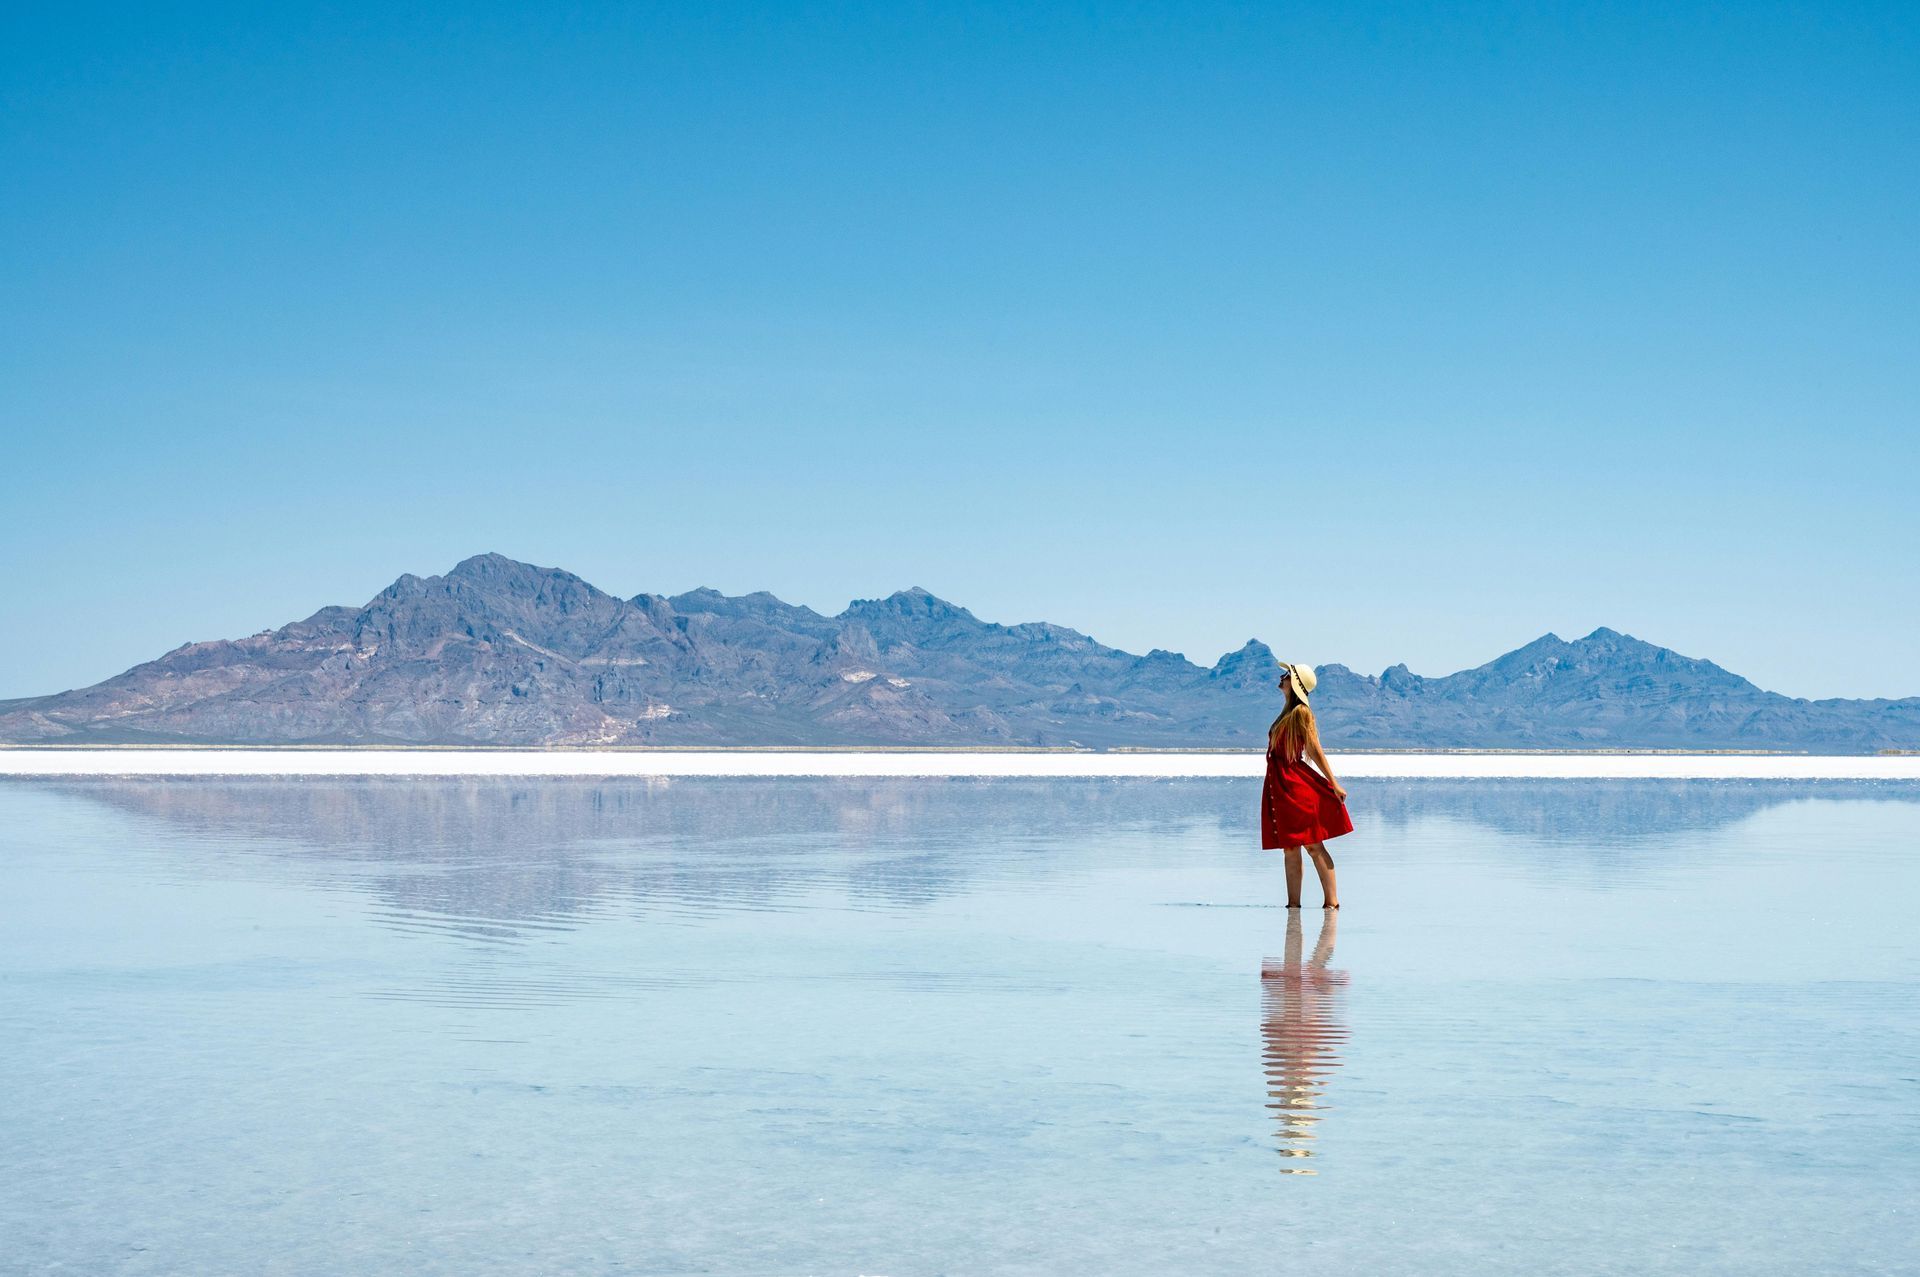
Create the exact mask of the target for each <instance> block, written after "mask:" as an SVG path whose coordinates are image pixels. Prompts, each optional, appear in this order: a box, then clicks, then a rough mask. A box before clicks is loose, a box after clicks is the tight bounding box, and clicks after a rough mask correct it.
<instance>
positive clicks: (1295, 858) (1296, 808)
mask: <svg viewBox="0 0 1920 1277" xmlns="http://www.w3.org/2000/svg"><path fill="white" fill-rule="evenodd" d="M1280 670H1281V677H1280V686H1281V688H1282V690H1284V691H1285V692H1286V694H1287V703H1286V705H1285V707H1284V708H1282V709H1281V711H1280V717H1278V718H1276V719H1274V720H1273V726H1272V727H1271V728H1269V729H1268V731H1267V783H1266V785H1265V786H1264V787H1262V789H1261V791H1260V845H1261V846H1262V847H1265V848H1267V849H1269V850H1271V849H1273V848H1275V847H1283V848H1285V849H1286V853H1287V908H1289V909H1298V908H1299V907H1300V849H1301V848H1302V847H1305V848H1306V849H1307V854H1308V855H1309V856H1312V857H1313V868H1314V871H1315V872H1317V873H1318V874H1319V875H1320V895H1321V896H1322V898H1324V899H1325V901H1326V905H1325V907H1326V908H1328V909H1338V908H1339V907H1340V889H1339V887H1337V886H1336V885H1335V884H1334V880H1333V857H1332V856H1329V855H1328V854H1327V845H1326V840H1327V839H1329V838H1338V837H1339V836H1340V835H1341V834H1350V833H1352V832H1353V821H1352V820H1351V819H1349V818H1348V816H1347V804H1346V799H1347V791H1346V790H1345V789H1343V788H1341V786H1340V782H1339V781H1337V780H1335V779H1334V778H1333V766H1332V764H1330V763H1328V762H1327V755H1326V751H1325V750H1323V749H1321V748H1320V731H1319V729H1318V728H1317V727H1315V726H1314V722H1313V711H1312V710H1311V709H1309V708H1308V707H1307V696H1308V695H1309V694H1310V693H1311V692H1312V691H1313V687H1314V683H1315V682H1316V681H1317V680H1316V679H1315V678H1314V674H1313V671H1312V670H1311V669H1309V668H1307V667H1306V666H1304V665H1282V666H1281V667H1280ZM1309 762H1311V763H1312V764H1313V767H1309V766H1307V764H1308V763H1309ZM1314 767H1318V768H1319V769H1320V770H1319V771H1315V770H1314Z"/></svg>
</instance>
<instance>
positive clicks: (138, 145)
mask: <svg viewBox="0 0 1920 1277" xmlns="http://www.w3.org/2000/svg"><path fill="white" fill-rule="evenodd" d="M32 8H33V11H29V6H12V7H9V8H8V9H7V10H6V13H5V15H4V17H0V173H4V178H0V278H3V279H4V280H5V285H4V288H0V494H3V502H0V599H4V600H5V601H6V602H5V604H4V607H5V613H6V623H5V624H4V626H0V696H21V695H30V694H36V693H41V692H48V691H54V690H58V689H61V688H64V687H68V686H72V685H76V684H84V683H89V682H93V681H96V680H98V679H100V678H104V677H107V676H109V675H111V674H113V673H116V672H118V671H119V670H120V669H122V668H124V667H126V666H127V665H130V664H132V663H134V662H136V661H138V660H142V659H146V658H148V657H151V656H153V655H156V654H157V653H158V652H160V651H162V650H164V649H167V648H170V647H172V646H175V645H177V644H179V643H181V642H185V641H188V640H193V639H205V638H217V637H230V636H234V635H239V634H244V633H249V632H252V631H254V630H258V629H262V628H265V627H268V626H272V625H277V624H280V623H283V622H285V621H288V620H291V619H294V618H297V617H300V616H304V615H306V614H308V613H310V612H312V611H313V610H314V609H316V608H317V607H319V606H321V605H323V604H328V603H360V602H363V601H365V600H366V599H367V598H368V597H370V596H371V595H373V594H374V593H376V592H377V591H378V590H379V589H381V588H382V587H383V586H385V585H386V584H387V583H388V582H389V581H391V580H392V579H393V578H394V577H395V576H397V575H399V574H400V573H401V572H408V571H411V572H416V573H421V574H426V573H430V572H438V571H444V570H445V569H446V568H447V567H449V566H451V565H452V564H453V563H454V562H455V561H457V560H458V559H460V558H462V557H464V556H466V555H468V554H471V553H475V552H478V551H482V550H490V549H491V550H499V551H501V552H503V553H507V554H511V555H514V556H515V557H518V558H524V559H528V560H531V561H534V562H538V563H544V564H554V565H559V566H563V567H566V568H569V569H571V570H573V571H575V572H578V573H580V574H581V575H583V576H585V577H586V578H587V579H589V580H591V581H593V582H594V583H595V584H597V585H600V586H601V587H603V588H605V589H608V590H611V591H614V592H616V593H620V594H633V593H635V592H638V591H641V590H652V591H661V592H677V591H680V590H684V589H688V588H691V587H694V586H698V585H711V586H714V587H717V588H720V589H723V590H727V591H729V592H743V591H747V590H753V589H763V588H764V589H770V590H772V591H774V592H775V593H777V594H779V595H781V596H782V597H784V598H787V599H789V600H793V601H796V602H803V603H807V604H810V605H812V606H814V607H816V608H819V609H821V610H822V611H828V612H831V611H837V610H839V609H840V608H841V607H843V606H845V604H846V603H847V602H848V600H849V599H852V598H856V597H871V596H875V595H880V594H885V593H887V592H890V591H892V590H894V589H896V588H900V587H903V586H907V585H914V584H918V585H924V586H926V587H927V588H929V589H932V590H933V591H935V592H936V593H938V594H941V595H944V596H946V597H949V598H952V599H954V600H956V601H958V602H961V603H964V604H966V605H968V606H969V607H971V608H972V609H973V610H974V611H975V612H976V613H977V614H979V615H981V616H982V617H985V618H987V619H990V620H1002V621H1009V622H1011V621H1021V620H1034V619H1046V620H1053V621H1057V622H1060V623H1063V624H1068V625H1073V626H1075V627H1077V628H1080V629H1083V630H1086V631H1088V632H1090V633H1092V634H1093V635H1095V636H1096V637H1098V638H1100V639H1102V640H1104V641H1107V642H1110V643H1114V644H1116V645H1118V646H1122V647H1126V648H1130V649H1132V650H1135V651H1144V650H1146V649H1147V648H1150V647H1156V646H1157V647H1168V648H1173V649H1175V650H1178V651H1183V652H1185V653H1186V654H1187V655H1189V656H1191V657H1193V658H1194V659H1196V660H1200V661H1202V662H1211V661H1212V660H1214V659H1215V658H1217V657H1218V656H1219V655H1220V654H1221V652H1223V651H1225V650H1227V649H1230V648H1233V647H1237V646H1238V645H1239V644H1240V643H1241V642H1243V641H1244V640H1245V639H1246V638H1247V637H1248V636H1250V635H1258V636H1260V637H1262V638H1264V639H1266V640H1268V641H1269V642H1271V643H1273V644H1274V646H1275V647H1276V648H1278V649H1279V650H1280V651H1281V653H1282V655H1283V656H1286V657H1289V658H1291V659H1302V660H1308V661H1313V662H1327V661H1335V660H1338V661H1343V662H1345V663H1347V664H1350V665H1353V666H1355V667H1356V668H1359V669H1362V670H1366V671H1369V672H1377V671H1378V670H1379V669H1380V668H1382V667H1384V666H1385V665H1387V664H1389V663H1391V662H1394V661H1400V660H1404V661H1406V662H1408V663H1409V664H1410V665H1411V666H1412V667H1413V668H1414V669H1415V670H1417V671H1420V672H1422V673H1429V674H1438V673H1445V672H1448V671H1451V670H1453V669H1456V668H1460V667H1463V666H1467V665H1473V664H1478V663H1479V662H1481V661H1484V660H1487V659H1490V658H1491V657H1493V656H1495V655H1497V654H1498V653H1500V652H1502V651H1505V650H1507V649H1509V648H1512V647H1514V646H1517V645H1519V644H1520V643H1522V642H1525V641H1526V640H1528V639H1531V638H1533V637H1535V636H1537V635H1538V634H1540V633H1542V632H1544V631H1547V630H1554V631H1557V632H1559V633H1560V634H1562V635H1564V636H1567V637H1573V636H1576V635H1579V634H1583V633H1585V632H1587V631H1588V630H1590V629H1592V628H1594V627H1595V626H1599V625H1610V626H1612V627H1614V628H1616V629H1622V630H1626V631H1628V632H1630V633H1634V634H1638V635H1640V636H1641V637H1643V638H1647V639H1650V640H1653V641H1656V642H1660V643H1665V644H1667V645H1669V646H1673V647H1676V648H1679V649H1680V650H1682V651H1684V652H1686V653H1688V654H1690V655H1696V656H1705V657H1709V658H1711V659H1714V660H1717V661H1719V662H1720V663H1722V664H1724V665H1727V666H1728V667H1730V668H1732V669H1734V670H1737V671H1739V672H1741V673H1744V674H1747V675H1749V676H1750V677H1752V678H1754V679H1755V680H1756V681H1758V682H1760V683H1761V684H1762V685H1763V686H1769V687H1774V688H1777V689H1779V690H1782V691H1786V692H1789V693H1792V694H1796V695H1808V696H1822V695H1906V694H1915V693H1920V672H1917V671H1916V659H1915V658H1916V657H1917V656H1920V641H1916V638H1915V635H1916V633H1920V589H1916V585H1917V584H1920V582H1916V572H1915V566H1914V546H1915V540H1916V538H1915V535H1914V532H1915V519H1914V516H1913V512H1912V511H1913V506H1914V501H1913V498H1912V492H1913V489H1914V487H1915V479H1916V475H1920V430H1916V410H1917V409H1920V358H1916V354H1917V353H1920V351H1917V350H1916V344H1917V343H1916V338H1920V308H1916V306H1915V305H1914V298H1915V297H1916V296H1917V295H1920V269H1917V267H1920V166H1916V165H1915V163H1914V162H1913V160H1914V156H1915V155H1916V154H1920V9H1916V8H1915V7H1914V6H1910V5H1885V6H1869V5H1795V6H1772V5H1765V4H1753V5H1737V6H1721V5H1711V6H1708V5H1690V4H1684V3H1665V4H1648V5H1632V4H1608V5H1595V6H1591V7H1575V6H1538V5H1531V4H1528V5H1489V6H1473V5H1432V6H1426V5H1417V4H1400V5H1383V6H1370V5H1349V6H1341V5H1333V6H1324V7H1308V6H1286V5H1249V6H1221V7H1208V6H1205V5H1200V4H1193V3H1181V4H1173V5H1164V6H1161V5H1129V4H1119V5H1102V6H1098V7H1086V8H1081V7H1067V6H1027V5H1010V6H1005V7H989V6H943V7H924V8H922V7H916V6H910V5H900V4H886V5H875V6H871V7H861V6H836V5H804V6H774V7H767V8H758V9H756V8H748V7H730V6H718V5H698V6H695V5H688V6H684V7H680V6H659V7H653V6H620V7H601V6H593V5H581V6H569V7H561V6H528V7H526V8H525V9H517V8H515V7H500V8H486V7H464V8H461V9H457V10H456V9H451V8H439V7H413V8H406V9H404V10H402V9H401V8H399V7H397V6H368V7H366V8H364V9H360V10H358V11H354V10H351V9H347V8H328V9H307V8H303V7H301V6H298V5H292V4H289V5H274V6H244V7H243V6H231V7H223V6H194V7H192V8H191V9H190V10H189V9H184V8H182V9H181V10H180V11H177V12H160V11H158V10H156V9H154V8H153V7H139V8H134V7H129V8H125V9H120V8H89V7H87V6H82V5H76V6H36V7H32ZM170 8H171V7H170Z"/></svg>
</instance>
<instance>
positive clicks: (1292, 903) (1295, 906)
mask: <svg viewBox="0 0 1920 1277" xmlns="http://www.w3.org/2000/svg"><path fill="white" fill-rule="evenodd" d="M1299 907H1300V902H1299V901H1298V900H1289V901H1287V908H1289V909H1298V908H1299Z"/></svg>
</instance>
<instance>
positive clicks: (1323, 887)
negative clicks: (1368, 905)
mask: <svg viewBox="0 0 1920 1277" xmlns="http://www.w3.org/2000/svg"><path fill="white" fill-rule="evenodd" d="M1307 854H1308V855H1309V856H1312V857H1313V868H1314V872H1315V873H1317V874H1319V875H1320V894H1321V895H1322V896H1323V897H1325V898H1326V902H1327V904H1326V907H1327V908H1329V909H1338V908H1339V907H1340V888H1339V887H1338V886H1337V885H1336V884H1335V883H1334V880H1333V857H1332V856H1329V855H1328V854H1327V844H1325V843H1323V842H1317V843H1314V844H1313V845H1312V846H1311V847H1308V848H1307ZM1289 863H1291V862H1289Z"/></svg>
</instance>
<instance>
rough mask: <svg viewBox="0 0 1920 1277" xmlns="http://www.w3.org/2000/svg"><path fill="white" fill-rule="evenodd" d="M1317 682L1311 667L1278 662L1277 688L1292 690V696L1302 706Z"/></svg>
mask: <svg viewBox="0 0 1920 1277" xmlns="http://www.w3.org/2000/svg"><path fill="white" fill-rule="evenodd" d="M1319 682H1320V680H1319V679H1317V678H1315V677H1314V674H1313V666H1311V665H1289V664H1287V663H1286V662H1285V661H1282V662H1280V682H1279V684H1278V686H1280V687H1291V688H1293V694H1294V695H1295V696H1297V697H1299V698H1300V702H1301V703H1302V704H1305V703H1306V700H1307V697H1308V696H1310V695H1312V693H1313V689H1314V687H1315V686H1317V685H1318V684H1319Z"/></svg>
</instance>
